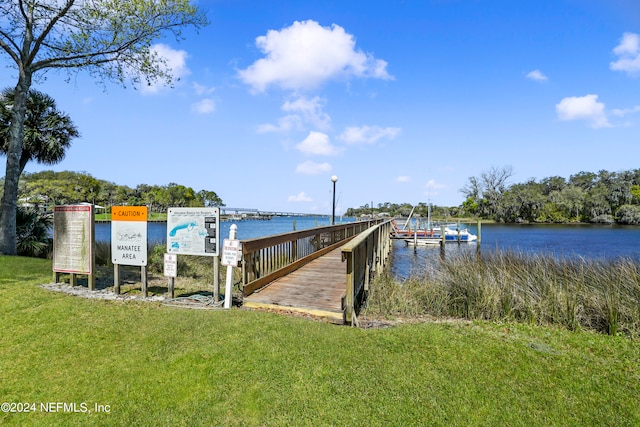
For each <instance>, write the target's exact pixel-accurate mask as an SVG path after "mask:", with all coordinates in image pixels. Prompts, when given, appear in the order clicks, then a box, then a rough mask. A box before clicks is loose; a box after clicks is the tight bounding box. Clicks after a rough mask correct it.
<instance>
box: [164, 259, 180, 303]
mask: <svg viewBox="0 0 640 427" xmlns="http://www.w3.org/2000/svg"><path fill="white" fill-rule="evenodd" d="M164 275H165V277H168V278H169V286H168V292H167V297H168V298H169V299H173V289H174V286H175V280H176V276H177V275H178V255H176V254H164Z"/></svg>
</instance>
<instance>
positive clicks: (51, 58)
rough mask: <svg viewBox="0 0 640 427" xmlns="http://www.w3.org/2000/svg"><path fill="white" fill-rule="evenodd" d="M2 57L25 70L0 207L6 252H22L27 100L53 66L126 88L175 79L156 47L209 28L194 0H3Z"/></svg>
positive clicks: (0, 248) (0, 242)
mask: <svg viewBox="0 0 640 427" xmlns="http://www.w3.org/2000/svg"><path fill="white" fill-rule="evenodd" d="M0 15H1V16H2V19H0V53H4V54H6V56H7V57H8V58H10V60H11V62H12V63H13V65H14V67H15V69H16V71H17V76H16V77H17V82H16V86H15V89H14V104H13V107H12V115H13V116H12V122H11V128H10V130H9V147H8V150H7V163H6V172H5V180H4V193H3V196H2V201H1V204H0V253H3V254H7V255H15V254H16V205H17V197H18V181H19V179H20V157H21V154H22V143H23V139H24V121H25V116H26V111H27V97H28V94H29V90H30V88H31V85H32V82H33V79H34V77H36V76H38V75H39V74H41V73H44V72H45V71H47V70H50V69H66V70H68V71H79V70H86V71H88V72H89V73H90V74H91V75H92V76H94V77H96V78H99V79H105V80H112V81H116V82H120V83H124V82H126V81H129V80H132V81H133V82H135V83H140V82H142V83H148V84H151V83H153V82H156V81H158V80H160V81H165V82H167V83H170V82H171V70H169V69H168V68H167V67H166V61H164V60H163V58H162V57H160V56H159V55H158V54H157V53H156V52H155V51H154V50H153V49H152V43H153V41H154V40H156V39H158V38H159V37H160V36H162V35H164V34H165V33H171V34H173V35H175V37H176V38H178V39H179V38H181V30H182V29H183V28H185V27H186V26H194V27H196V28H198V27H200V26H202V25H205V24H206V18H205V16H204V13H203V12H201V11H200V10H199V9H198V8H197V7H195V6H193V5H191V4H190V2H189V0H3V1H2V2H0Z"/></svg>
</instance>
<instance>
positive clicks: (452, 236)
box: [404, 224, 478, 246]
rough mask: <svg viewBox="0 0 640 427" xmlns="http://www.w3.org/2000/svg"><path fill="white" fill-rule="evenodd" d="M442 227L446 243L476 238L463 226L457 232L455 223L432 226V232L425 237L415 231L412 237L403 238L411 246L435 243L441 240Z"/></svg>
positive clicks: (469, 240)
mask: <svg viewBox="0 0 640 427" xmlns="http://www.w3.org/2000/svg"><path fill="white" fill-rule="evenodd" d="M443 229H444V239H445V242H447V243H455V242H475V241H476V240H478V236H476V235H475V234H472V233H471V232H470V231H469V230H468V229H466V228H463V229H460V231H459V232H458V226H457V225H456V224H448V225H443V226H438V227H436V228H434V229H433V230H434V232H433V234H432V235H431V236H428V237H425V236H421V235H418V234H417V233H416V234H415V235H414V236H413V237H412V238H411V237H409V238H405V239H404V241H405V242H406V243H407V244H408V245H413V246H427V245H437V244H439V243H441V242H442V234H441V232H442V230H443Z"/></svg>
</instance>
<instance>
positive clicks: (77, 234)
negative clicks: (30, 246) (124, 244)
mask: <svg viewBox="0 0 640 427" xmlns="http://www.w3.org/2000/svg"><path fill="white" fill-rule="evenodd" d="M94 227H95V226H94V220H93V205H65V206H55V207H54V208H53V271H56V272H61V273H77V274H91V273H92V268H93V264H94V263H93V256H94V254H93V247H94V239H95V236H94Z"/></svg>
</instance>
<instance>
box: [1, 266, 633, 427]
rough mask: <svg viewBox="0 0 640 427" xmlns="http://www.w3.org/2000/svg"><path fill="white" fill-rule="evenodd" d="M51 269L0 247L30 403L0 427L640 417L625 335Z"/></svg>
mask: <svg viewBox="0 0 640 427" xmlns="http://www.w3.org/2000/svg"><path fill="white" fill-rule="evenodd" d="M50 280H51V263H50V262H49V261H45V260H37V259H28V258H18V257H1V256H0V322H1V324H2V329H1V335H0V402H15V403H16V405H14V409H19V408H20V406H18V405H17V404H18V403H23V404H24V403H29V404H30V403H35V408H34V407H33V406H31V407H30V408H29V409H30V410H31V409H35V410H34V411H31V412H30V413H15V412H14V413H11V412H0V424H2V425H20V426H24V425H42V426H51V425H61V426H73V425H83V426H84V425H118V426H123V425H136V426H147V425H148V426H162V425H166V426H176V425H184V426H197V425H207V426H211V425H221V426H254V425H255V426H263V425H268V426H272V425H276V426H277V425H282V426H324V425H327V426H329V425H335V426H343V425H352V426H386V425H392V426H411V425H414V426H415V425H435V426H451V425H460V426H471V425H481V426H504V425H510V426H568V425H569V426H606V425H610V426H637V425H640V404H639V402H640V368H639V367H640V343H638V342H637V341H633V340H630V339H628V338H624V337H615V336H614V337H612V336H606V335H599V334H595V333H587V332H569V331H566V330H562V329H551V328H541V327H532V326H526V325H516V324H494V323H481V322H474V323H469V322H429V323H408V322H407V323H404V324H401V325H399V326H396V327H392V328H387V329H355V328H349V327H343V326H336V325H331V324H327V323H321V322H314V321H309V320H306V319H302V318H295V317H287V316H282V315H277V314H272V313H264V312H256V311H248V310H243V309H237V308H236V309H232V310H230V311H222V310H188V309H178V308H172V307H167V306H163V305H162V304H160V303H141V302H137V303H136V302H120V301H116V302H114V301H98V300H87V299H81V298H77V297H72V296H68V295H66V294H60V293H55V292H50V291H47V290H44V289H42V288H40V287H39V286H38V285H39V284H42V283H48V282H50ZM64 404H66V408H65V406H64ZM74 405H75V406H74ZM96 405H101V406H96ZM22 406H24V405H22ZM4 409H6V406H3V411H4ZM45 409H49V410H51V409H55V410H57V411H58V412H46V411H45ZM73 409H75V411H76V412H74V411H73ZM96 409H101V410H102V412H100V411H96Z"/></svg>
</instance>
